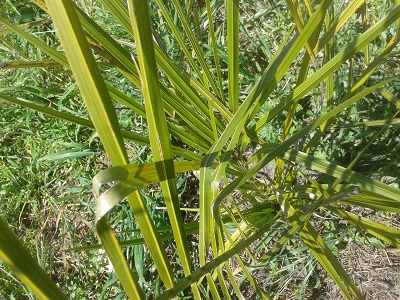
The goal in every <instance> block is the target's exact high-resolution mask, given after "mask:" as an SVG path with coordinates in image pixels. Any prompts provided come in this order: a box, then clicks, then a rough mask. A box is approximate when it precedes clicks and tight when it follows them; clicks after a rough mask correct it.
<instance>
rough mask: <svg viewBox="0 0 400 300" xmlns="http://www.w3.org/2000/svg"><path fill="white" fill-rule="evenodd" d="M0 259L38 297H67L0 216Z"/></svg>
mask: <svg viewBox="0 0 400 300" xmlns="http://www.w3.org/2000/svg"><path fill="white" fill-rule="evenodd" d="M0 259H1V260H2V261H4V263H5V264H6V265H7V266H9V267H10V269H11V270H13V272H14V273H15V274H16V275H17V276H18V278H19V279H20V280H21V281H22V282H23V283H24V284H25V285H26V286H27V287H28V288H29V289H30V290H31V291H32V293H33V294H34V295H35V296H36V297H37V298H38V299H68V298H67V297H66V296H65V295H64V293H63V292H62V291H61V290H60V288H59V287H58V286H57V285H56V284H55V282H54V281H53V280H52V279H51V278H50V277H49V276H47V274H46V273H45V271H44V270H43V269H42V268H41V267H40V266H39V265H38V263H37V262H36V261H35V260H34V259H33V258H32V256H31V254H30V253H29V251H28V250H26V249H25V248H24V246H23V245H22V243H21V242H20V241H19V240H18V238H17V236H16V235H15V234H14V233H13V232H12V231H11V229H10V227H8V224H7V223H6V222H5V221H4V220H3V218H2V217H0Z"/></svg>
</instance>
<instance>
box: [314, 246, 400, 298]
mask: <svg viewBox="0 0 400 300" xmlns="http://www.w3.org/2000/svg"><path fill="white" fill-rule="evenodd" d="M399 250H400V249H395V248H387V249H378V248H376V247H373V246H371V245H363V244H357V243H354V242H352V243H350V244H348V245H347V247H346V248H345V249H343V250H342V251H341V253H340V254H339V256H338V259H339V262H340V263H341V264H342V266H343V267H344V268H345V270H346V272H347V273H348V274H349V275H350V277H351V278H352V279H353V281H354V283H355V284H356V286H357V287H358V289H359V290H360V292H361V293H362V294H363V295H364V297H365V299H367V300H392V299H393V300H394V299H396V300H398V299H400V251H399ZM320 276H321V277H323V285H322V287H321V288H320V292H319V293H314V295H313V296H311V297H310V298H308V299H317V300H340V299H344V297H343V296H342V293H341V291H340V290H339V287H338V286H337V285H336V284H335V283H334V282H333V280H332V279H331V278H330V277H329V276H328V275H327V274H326V273H325V274H324V272H322V271H321V272H320ZM315 294H318V295H317V296H315Z"/></svg>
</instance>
